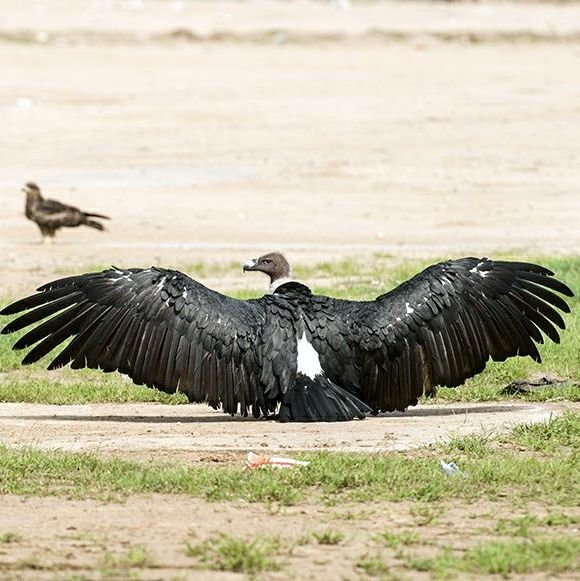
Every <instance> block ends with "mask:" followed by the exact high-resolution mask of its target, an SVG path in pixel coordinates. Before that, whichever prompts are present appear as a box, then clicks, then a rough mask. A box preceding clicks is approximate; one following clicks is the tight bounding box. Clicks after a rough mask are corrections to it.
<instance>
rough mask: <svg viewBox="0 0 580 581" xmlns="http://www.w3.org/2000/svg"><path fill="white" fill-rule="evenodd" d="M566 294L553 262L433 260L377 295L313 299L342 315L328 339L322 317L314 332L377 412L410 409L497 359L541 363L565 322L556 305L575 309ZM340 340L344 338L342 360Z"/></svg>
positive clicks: (334, 369) (325, 354) (332, 365)
mask: <svg viewBox="0 0 580 581" xmlns="http://www.w3.org/2000/svg"><path fill="white" fill-rule="evenodd" d="M556 293H560V294H562V295H564V296H568V297H570V296H573V293H572V291H571V289H570V288H568V287H567V286H566V285H565V284H564V283H562V282H561V281H559V280H557V279H555V278H553V273H552V271H550V270H549V269H547V268H544V267H543V266H540V265H536V264H531V263H525V262H508V261H492V260H488V259H485V258H482V259H480V258H462V259H459V260H451V261H447V262H443V263H440V264H436V265H433V266H430V267H429V268H427V269H425V270H424V271H423V272H421V273H419V274H418V275H416V276H415V277H413V278H411V279H410V280H408V281H406V282H404V283H402V284H401V285H399V286H398V287H397V288H395V289H394V290H392V291H390V292H388V293H386V294H384V295H381V296H379V297H377V299H375V300H374V301H362V302H355V301H342V300H337V299H330V298H328V297H313V300H315V301H318V303H320V304H322V305H323V310H324V311H325V312H331V313H334V315H335V319H334V320H333V321H331V322H329V323H327V328H326V338H325V337H324V336H323V334H322V333H320V332H318V333H316V332H315V329H316V323H309V326H310V327H309V328H311V330H312V331H313V333H312V335H313V343H314V345H315V347H316V349H317V350H318V351H319V353H321V354H322V355H321V361H322V365H323V368H324V369H325V371H326V372H327V373H328V375H329V377H331V379H332V381H335V382H337V383H341V382H342V385H344V386H345V387H347V388H350V389H351V391H353V392H354V393H356V394H357V395H358V397H360V398H361V399H363V401H365V402H366V403H367V404H369V405H370V406H371V407H372V408H373V409H374V410H375V411H391V410H394V409H399V410H404V409H405V408H406V407H407V406H409V405H413V404H414V403H416V401H417V398H418V397H419V396H421V395H422V394H430V393H433V391H434V389H435V387H436V386H437V385H444V386H449V387H455V386H458V385H461V384H462V383H464V382H465V380H466V379H467V378H469V377H472V376H473V375H475V374H477V373H479V372H481V371H482V370H483V369H484V367H485V365H486V363H487V361H488V360H489V359H490V358H491V359H493V360H495V361H503V360H505V359H506V358H508V357H512V356H515V355H522V356H525V355H529V356H530V357H531V358H532V359H534V360H535V361H540V354H539V352H538V349H537V347H536V343H543V336H542V333H544V334H545V335H547V336H548V337H549V338H550V339H551V340H552V341H554V342H556V343H557V342H559V340H560V337H559V334H558V331H557V329H556V327H558V328H560V329H563V328H564V320H563V318H562V316H561V315H560V313H559V312H558V311H557V310H556V309H559V310H560V311H563V312H569V311H570V309H569V306H568V304H567V303H566V302H565V301H564V299H562V298H561V297H560V296H559V295H557V294H556ZM309 316H310V317H312V319H315V316H314V314H313V313H311V314H309ZM330 337H340V338H341V341H342V344H341V347H340V349H339V350H338V353H337V357H334V356H332V355H330V353H331V352H332V351H331V350H330V349H328V347H329V346H333V345H335V341H333V340H330V339H329V338H330ZM336 359H340V360H341V364H337V363H336ZM353 376H356V377H357V381H356V382H353V381H349V380H347V379H346V378H347V377H353Z"/></svg>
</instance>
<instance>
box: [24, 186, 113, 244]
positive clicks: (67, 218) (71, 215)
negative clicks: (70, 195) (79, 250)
mask: <svg viewBox="0 0 580 581" xmlns="http://www.w3.org/2000/svg"><path fill="white" fill-rule="evenodd" d="M22 191H23V192H24V193H25V194H26V207H25V214H26V217H27V218H28V219H29V220H32V221H33V222H36V224H37V225H38V227H39V228H40V233H41V234H42V241H43V242H49V243H50V242H52V239H53V238H54V235H55V233H56V231H57V230H58V229H59V228H63V227H68V228H75V227H76V226H89V227H90V228H95V229H96V230H101V231H102V230H104V229H105V227H104V226H103V225H102V224H101V223H100V222H98V221H97V220H94V219H93V218H100V219H102V220H110V218H109V217H108V216H103V215H102V214H94V213H88V212H83V211H82V210H79V209H78V208H75V207H74V206H67V205H66V204H62V203H61V202H57V201H56V200H49V199H45V198H43V197H42V194H41V193H40V188H39V187H38V186H37V185H36V184H35V183H32V182H28V183H27V184H24V187H23V188H22Z"/></svg>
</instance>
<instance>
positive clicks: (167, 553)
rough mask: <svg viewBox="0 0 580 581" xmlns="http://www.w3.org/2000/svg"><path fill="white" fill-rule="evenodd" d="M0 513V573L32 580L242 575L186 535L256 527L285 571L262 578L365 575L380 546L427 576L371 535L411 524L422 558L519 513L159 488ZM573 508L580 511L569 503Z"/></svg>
mask: <svg viewBox="0 0 580 581" xmlns="http://www.w3.org/2000/svg"><path fill="white" fill-rule="evenodd" d="M526 510H527V511H532V512H533V513H534V514H536V515H539V516H541V515H543V514H545V513H546V510H547V509H546V508H545V507H542V506H540V505H538V506H531V507H530V506H528V507H527V508H526ZM0 511H1V513H2V515H3V519H2V530H0V533H2V532H5V531H12V532H13V533H17V534H18V536H19V537H18V541H17V542H14V543H10V544H4V545H0V575H1V576H2V578H3V579H30V580H32V579H54V578H55V577H56V578H70V576H71V575H72V574H76V575H79V576H82V575H87V577H86V578H89V579H99V578H102V577H105V576H107V577H108V578H111V577H112V578H115V579H127V578H130V574H131V573H132V574H133V575H134V577H133V578H137V579H147V580H153V579H170V578H172V577H173V576H175V577H177V578H186V579H220V580H221V579H224V580H225V579H237V578H240V575H236V574H232V573H224V572H207V571H198V570H196V567H197V566H198V565H199V561H198V560H197V559H195V558H193V557H188V556H186V554H185V548H186V545H187V543H197V542H200V541H203V540H206V539H209V538H213V537H215V536H216V535H218V534H219V533H220V532H229V533H230V534H231V533H232V532H233V531H235V533H234V534H235V535H237V536H239V537H242V538H252V537H254V536H256V535H263V536H266V537H279V538H281V539H282V540H283V542H284V543H286V549H285V550H283V551H281V555H280V557H279V559H280V561H281V562H282V563H283V564H284V568H283V570H282V571H281V572H279V573H268V574H267V575H265V576H264V577H263V578H268V579H276V578H279V579H282V578H283V579H286V578H301V579H338V578H349V579H356V578H360V576H361V573H362V571H361V569H359V568H357V566H356V564H357V562H358V561H359V559H360V558H361V557H363V556H364V555H370V556H374V555H377V554H378V553H380V554H381V556H382V558H383V559H384V561H385V563H386V564H388V565H389V566H391V567H394V569H393V573H395V574H398V575H403V577H405V576H406V575H408V574H411V577H412V578H413V579H429V578H430V577H429V576H428V574H421V573H418V572H409V571H405V570H404V568H403V567H402V562H401V560H399V561H397V559H396V551H395V550H394V549H390V548H385V547H384V546H381V544H380V543H377V542H376V540H374V537H375V535H377V534H379V533H381V532H382V531H384V530H385V529H388V530H389V531H393V532H394V531H410V530H413V531H415V532H416V534H417V536H418V542H417V543H414V544H413V545H411V546H408V547H402V548H403V551H404V552H405V553H408V554H413V555H416V556H423V557H425V556H430V555H432V554H433V553H435V552H436V551H437V549H439V548H440V547H443V546H445V545H451V546H454V547H455V548H462V547H468V546H470V545H473V544H475V543H479V542H483V541H486V540H490V539H492V538H493V537H496V538H497V535H495V534H494V532H493V530H494V526H495V524H496V522H497V519H498V518H499V517H498V515H504V516H505V515H507V514H511V515H512V516H518V515H520V514H523V511H520V510H518V509H514V508H513V507H512V506H502V504H501V503H489V502H478V503H475V504H473V505H470V506H467V505H453V506H452V505H445V506H443V507H442V510H441V512H438V513H437V516H436V517H435V518H433V519H432V520H431V521H430V522H428V523H425V522H424V521H422V520H421V518H418V517H417V515H416V513H415V514H414V510H413V504H412V503H407V502H400V503H385V502H380V503H375V504H372V505H368V506H367V505H365V506H364V507H362V508H361V506H360V505H353V506H350V505H348V506H341V507H339V508H337V507H324V506H313V505H309V504H305V505H300V506H295V507H276V506H271V507H267V506H264V505H245V504H240V503H238V504H236V503H207V502H204V501H202V500H198V499H192V498H186V497H172V496H161V495H148V496H134V497H131V498H129V499H128V500H127V501H126V502H124V503H122V504H102V503H99V502H96V501H92V500H82V501H76V500H75V501H73V500H62V499H53V498H22V497H17V496H4V497H0ZM572 512H573V513H574V514H579V512H578V510H576V509H574V510H573V511H572ZM327 529H330V530H332V531H335V532H340V533H342V534H343V535H344V538H343V540H341V541H340V543H338V544H337V545H333V546H327V545H322V544H319V543H318V542H317V541H316V540H315V539H314V538H313V537H312V536H311V534H312V533H313V532H320V531H324V530H327ZM566 532H567V533H571V532H572V531H566ZM135 547H139V548H143V549H145V552H146V554H147V556H148V562H147V563H146V564H142V565H141V566H139V567H134V568H133V569H132V571H131V570H130V569H129V568H123V566H119V565H117V567H114V566H112V565H111V563H115V562H116V563H123V556H126V555H127V554H128V553H130V551H131V549H133V550H134V549H135ZM115 559H116V560H115ZM59 575H60V577H59ZM81 578H82V577H81ZM515 578H518V576H515ZM530 578H532V577H529V576H527V577H526V579H530ZM539 578H543V577H538V579H539ZM561 578H566V577H565V576H563V577H561ZM570 578H571V577H570Z"/></svg>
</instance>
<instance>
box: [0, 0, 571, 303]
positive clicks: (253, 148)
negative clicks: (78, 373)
mask: <svg viewBox="0 0 580 581" xmlns="http://www.w3.org/2000/svg"><path fill="white" fill-rule="evenodd" d="M0 70H1V71H2V74H1V75H0V120H1V123H0V126H1V131H0V199H1V201H2V213H1V215H0V247H1V249H2V256H3V260H2V266H1V268H2V283H1V284H2V285H3V289H2V290H4V291H5V292H4V294H5V295H6V294H7V293H12V292H15V291H16V290H19V289H20V288H22V287H26V288H29V287H30V284H37V283H40V282H42V281H44V280H45V279H46V277H47V276H50V275H52V274H53V273H60V272H63V271H67V269H70V270H72V271H75V270H78V269H81V268H82V269H88V268H90V267H92V266H100V265H107V264H111V263H114V264H117V265H119V266H131V265H132V266H139V265H144V266H148V265H150V264H164V265H175V266H179V265H182V264H191V263H196V262H206V261H214V262H215V261H223V260H227V261H228V263H229V262H231V261H238V260H240V261H241V260H242V259H246V258H248V257H251V256H255V255H257V254H261V253H263V252H266V251H269V250H276V249H279V250H283V251H285V252H286V253H287V254H288V255H289V256H290V257H291V258H292V259H293V261H295V262H298V261H300V262H305V263H308V262H313V261H320V260H330V261H332V260H337V259H339V258H343V257H346V256H348V257H352V258H354V259H356V260H361V261H363V260H367V261H368V260H372V257H373V256H375V255H376V254H377V253H382V254H383V255H384V254H388V255H393V256H425V257H427V256H437V257H440V256H457V255H459V254H465V253H476V254H489V253H494V252H496V253H497V252H502V253H503V252H516V253H518V252H524V253H527V254H529V253H535V254H542V253H553V252H558V253H577V252H578V250H579V249H580V3H575V2H563V3H553V2H550V3H543V4H542V3H531V2H473V3H472V2H465V3H464V2H457V3H444V2H413V1H404V2H403V1H399V2H391V1H360V2H359V1H356V0H352V1H351V2H349V1H348V0H336V1H322V0H320V1H316V2H315V1H310V0H296V1H282V0H279V1H274V0H253V1H250V0H248V1H243V0H240V1H227V0H223V1H210V0H205V1H203V0H44V1H43V0H31V1H29V2H21V1H18V0H0ZM26 181H36V182H37V183H38V184H39V185H40V187H41V188H42V190H43V192H44V194H45V195H46V196H48V197H52V198H56V199H58V200H60V201H63V202H67V203H70V204H74V205H77V206H80V207H81V208H83V209H85V210H93V211H96V212H100V213H104V214H108V215H110V216H111V217H112V218H113V220H112V222H111V223H110V226H109V225H108V227H109V230H108V232H105V233H100V232H97V231H94V230H90V229H70V230H67V231H62V232H60V233H59V234H58V235H57V238H56V241H55V244H54V246H53V247H43V246H41V245H40V244H39V242H40V235H39V232H38V230H37V228H36V226H35V225H34V224H33V223H31V222H29V221H27V220H26V219H25V218H24V216H23V210H24V195H23V194H22V193H21V192H20V188H21V186H22V184H23V183H24V182H26ZM192 274H195V273H192ZM236 276H240V277H241V273H239V274H238V273H237V272H236Z"/></svg>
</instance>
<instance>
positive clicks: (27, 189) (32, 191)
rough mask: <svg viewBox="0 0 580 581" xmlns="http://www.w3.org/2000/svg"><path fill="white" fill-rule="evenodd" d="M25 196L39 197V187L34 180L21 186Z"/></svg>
mask: <svg viewBox="0 0 580 581" xmlns="http://www.w3.org/2000/svg"><path fill="white" fill-rule="evenodd" d="M22 191H23V192H24V193H25V194H26V197H27V198H40V197H41V195H40V188H39V187H38V186H37V185H36V184H35V183H34V182H28V183H26V184H24V186H23V187H22Z"/></svg>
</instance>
